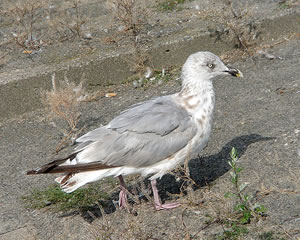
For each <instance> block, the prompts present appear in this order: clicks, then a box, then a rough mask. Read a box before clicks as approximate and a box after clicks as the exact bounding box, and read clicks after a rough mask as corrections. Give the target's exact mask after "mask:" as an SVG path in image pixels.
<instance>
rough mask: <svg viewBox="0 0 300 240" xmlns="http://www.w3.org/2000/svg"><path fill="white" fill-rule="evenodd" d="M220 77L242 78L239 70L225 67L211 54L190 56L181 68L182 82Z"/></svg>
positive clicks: (201, 53)
mask: <svg viewBox="0 0 300 240" xmlns="http://www.w3.org/2000/svg"><path fill="white" fill-rule="evenodd" d="M220 75H221V76H222V75H223V76H226V75H230V76H234V77H243V74H242V72H241V71H240V70H238V69H236V68H232V67H228V66H226V65H225V64H224V63H223V62H222V61H221V59H220V58H219V57H217V56H216V55H215V54H213V53H211V52H197V53H194V54H192V55H190V56H189V57H188V59H187V60H186V62H185V64H184V65H183V68H182V79H183V81H193V80H194V81H197V82H198V81H199V80H201V81H210V80H211V79H213V78H215V77H217V76H220ZM183 83H184V82H183Z"/></svg>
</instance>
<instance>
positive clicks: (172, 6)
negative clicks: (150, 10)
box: [158, 0, 185, 11]
mask: <svg viewBox="0 0 300 240" xmlns="http://www.w3.org/2000/svg"><path fill="white" fill-rule="evenodd" d="M184 2H185V0H164V1H163V2H161V3H159V4H158V9H160V10H161V11H173V10H181V7H180V6H178V5H179V4H183V3H184Z"/></svg>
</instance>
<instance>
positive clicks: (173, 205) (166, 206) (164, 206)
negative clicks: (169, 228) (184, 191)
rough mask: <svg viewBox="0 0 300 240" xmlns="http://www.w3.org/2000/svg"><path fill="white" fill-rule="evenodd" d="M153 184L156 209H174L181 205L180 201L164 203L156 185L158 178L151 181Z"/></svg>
mask: <svg viewBox="0 0 300 240" xmlns="http://www.w3.org/2000/svg"><path fill="white" fill-rule="evenodd" d="M151 186H152V191H153V196H154V205H155V209H156V210H164V209H172V208H176V207H178V206H180V203H175V202H174V203H165V204H162V203H161V200H160V197H159V195H158V190H157V187H156V179H154V180H152V181H151Z"/></svg>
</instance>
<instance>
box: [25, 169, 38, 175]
mask: <svg viewBox="0 0 300 240" xmlns="http://www.w3.org/2000/svg"><path fill="white" fill-rule="evenodd" d="M34 174H38V171H37V170H30V171H28V172H27V173H26V175H34Z"/></svg>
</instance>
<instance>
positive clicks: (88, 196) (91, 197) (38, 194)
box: [23, 184, 108, 212]
mask: <svg viewBox="0 0 300 240" xmlns="http://www.w3.org/2000/svg"><path fill="white" fill-rule="evenodd" d="M99 189H100V188H99V185H97V184H90V185H89V186H88V187H87V188H80V189H77V190H76V191H74V192H72V193H65V192H63V191H62V190H61V189H60V187H59V186H58V185H57V184H55V185H50V186H49V187H48V188H47V189H45V190H33V191H32V192H31V194H30V195H28V196H23V200H24V202H25V204H26V207H27V208H31V209H41V208H45V207H48V206H49V207H51V208H52V209H53V210H54V211H63V212H65V211H68V210H85V209H88V208H89V207H91V206H93V205H95V204H96V203H97V201H99V200H100V199H102V200H103V199H108V195H107V193H105V192H102V191H100V190H99Z"/></svg>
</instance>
